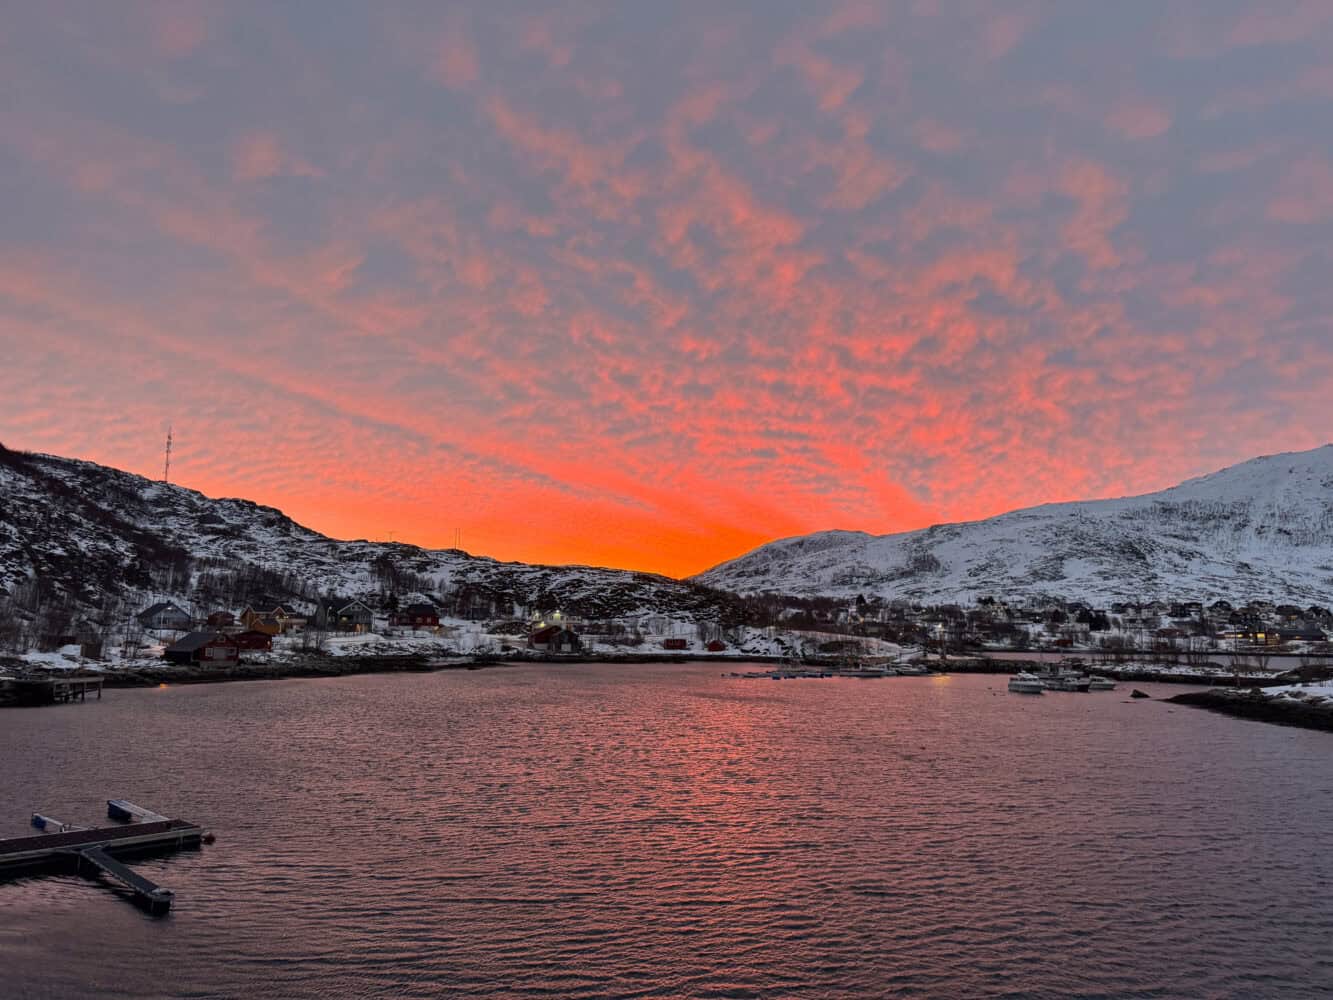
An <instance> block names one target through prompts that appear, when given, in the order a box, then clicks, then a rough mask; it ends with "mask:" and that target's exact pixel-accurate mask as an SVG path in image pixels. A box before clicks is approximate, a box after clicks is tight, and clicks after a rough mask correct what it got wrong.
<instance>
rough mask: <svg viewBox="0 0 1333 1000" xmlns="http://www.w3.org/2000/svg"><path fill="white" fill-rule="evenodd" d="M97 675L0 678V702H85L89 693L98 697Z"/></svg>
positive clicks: (100, 695) (40, 703) (100, 693)
mask: <svg viewBox="0 0 1333 1000" xmlns="http://www.w3.org/2000/svg"><path fill="white" fill-rule="evenodd" d="M102 682H103V677H102V675H101V674H72V675H68V676H63V677H6V678H3V679H0V702H5V701H10V702H13V703H15V704H18V705H57V704H64V703H67V702H72V701H87V700H88V696H89V695H90V694H92V695H96V696H97V700H98V701H101V700H102Z"/></svg>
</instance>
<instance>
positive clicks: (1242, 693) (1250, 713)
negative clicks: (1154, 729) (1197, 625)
mask: <svg viewBox="0 0 1333 1000" xmlns="http://www.w3.org/2000/svg"><path fill="white" fill-rule="evenodd" d="M1163 700H1164V701H1167V702H1169V703H1171V704H1173V705H1186V706H1188V707H1190V708H1201V709H1204V710H1205V711H1209V712H1217V713H1219V714H1222V715H1230V716H1232V717H1233V718H1237V719H1249V720H1251V721H1253V722H1267V723H1271V724H1273V725H1278V726H1292V727H1295V728H1297V729H1316V730H1320V731H1322V732H1328V733H1333V704H1330V703H1328V702H1324V703H1321V704H1316V705H1312V704H1309V703H1308V702H1304V701H1299V700H1295V699H1292V698H1275V697H1272V696H1271V695H1266V694H1263V693H1262V692H1261V691H1258V690H1255V689H1253V688H1251V689H1242V690H1239V691H1238V690H1235V689H1231V690H1226V691H1186V692H1185V693H1183V694H1178V695H1174V696H1173V697H1170V698H1165V699H1163Z"/></svg>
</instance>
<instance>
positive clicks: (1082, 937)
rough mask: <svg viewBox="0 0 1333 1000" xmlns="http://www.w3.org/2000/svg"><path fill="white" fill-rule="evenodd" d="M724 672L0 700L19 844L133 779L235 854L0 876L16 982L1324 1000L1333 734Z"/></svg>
mask: <svg viewBox="0 0 1333 1000" xmlns="http://www.w3.org/2000/svg"><path fill="white" fill-rule="evenodd" d="M718 674H719V668H718V667H715V666H711V665H703V664H694V665H669V664H662V665H643V666H609V665H605V666H574V665H553V666H549V667H547V666H525V667H515V668H505V669H495V670H488V671H477V672H444V673H438V674H429V675H387V676H363V677H348V678H340V679H331V680H319V681H277V682H271V683H247V684H223V685H208V686H195V687H180V688H167V689H157V690H137V691H122V690H117V691H109V692H108V693H107V694H106V697H105V700H104V701H103V702H102V703H101V704H96V703H89V704H86V705H72V706H61V707H54V708H47V709H34V710H11V711H8V712H5V713H3V714H0V834H3V835H6V836H12V835H21V834H23V833H25V832H26V829H25V827H24V823H25V821H26V817H27V812H28V811H29V810H32V809H40V810H42V811H45V812H49V813H52V814H55V815H57V816H60V817H61V818H64V819H66V820H75V819H90V818H95V817H96V816H97V806H98V805H99V803H101V802H102V800H104V799H106V798H107V797H119V796H125V797H128V798H130V799H132V800H134V801H137V802H139V803H141V804H143V805H146V806H148V807H150V808H153V809H158V810H160V811H164V812H168V813H169V814H172V815H176V816H180V817H183V818H187V819H191V820H194V821H196V822H199V823H201V824H205V825H207V826H208V827H210V828H211V829H213V830H214V831H215V832H216V833H217V835H218V842H217V843H216V844H215V845H214V846H213V847H211V848H206V849H205V850H203V851H202V852H200V853H187V854H182V855H177V856H175V857H171V858H164V859H155V860H151V861H145V862H143V863H142V864H141V865H140V868H141V870H143V871H144V872H145V873H146V874H149V876H150V877H153V878H156V879H158V880H159V881H161V882H162V883H163V884H165V885H166V886H168V887H170V888H172V889H174V890H175V891H176V893H177V902H176V908H175V910H174V912H173V913H172V915H171V916H170V917H168V918H166V919H158V920H154V919H152V918H149V917H147V916H145V915H144V914H142V913H141V912H140V911H138V910H136V909H135V908H134V907H132V906H131V905H130V904H129V903H127V902H125V901H123V900H120V899H117V898H116V897H115V895H114V894H113V893H112V892H111V891H110V890H108V889H106V888H103V887H99V886H98V885H96V884H93V883H89V882H83V881H79V880H77V879H73V878H63V877H56V878H42V879H31V880H25V881H22V882H17V883H8V884H0V968H2V970H3V972H2V981H0V994H3V995H4V996H7V997H10V996H14V997H63V996H107V997H110V996H134V997H159V996H161V997H166V996H191V997H245V996H261V995H262V996H283V997H322V998H327V997H342V996H348V997H353V996H386V997H387V996H423V997H424V996H506V997H509V996H553V997H567V996H589V997H677V996H692V997H802V996H808V997H870V996H893V995H901V996H986V995H1011V996H1043V995H1051V996H1056V995H1059V996H1096V997H1104V996H1117V997H1118V996H1236V997H1251V996H1267V995H1283V996H1302V995H1314V994H1316V993H1320V992H1321V991H1323V990H1325V989H1327V987H1328V986H1329V985H1330V984H1333V943H1330V942H1333V877H1331V876H1333V871H1331V869H1333V851H1330V847H1333V843H1331V842H1330V841H1331V839H1333V767H1330V765H1331V764H1333V735H1331V734H1327V733H1317V732H1307V731H1303V730H1297V729H1288V728H1281V727H1276V726H1269V725H1264V724H1260V723H1253V722H1244V721H1239V720H1235V719H1230V718H1226V717H1222V716H1218V715H1213V714H1210V713H1206V712H1202V711H1198V710H1192V709H1186V708H1173V707H1172V706H1169V705H1167V704H1164V703H1162V702H1157V701H1153V702H1147V701H1137V702H1130V701H1128V700H1127V693H1128V689H1127V688H1126V687H1125V686H1124V685H1122V687H1121V689H1120V690H1118V691H1116V692H1111V693H1106V694H1093V695H1077V694H1065V695H1060V694H1050V695H1046V696H1044V697H1023V696H1017V695H1009V694H1007V693H1006V692H1005V690H1004V686H1005V679H1004V678H1003V677H998V676H996V677H985V676H958V677H941V678H932V677H922V678H892V679H883V680H822V681H821V680H787V681H781V682H777V681H769V680H738V679H731V678H724V677H719V676H718ZM1140 686H1141V687H1144V688H1145V689H1147V690H1148V691H1150V692H1152V693H1154V694H1159V695H1160V694H1169V693H1172V691H1173V689H1171V688H1166V687H1161V686H1154V685H1140ZM1176 690H1179V689H1176Z"/></svg>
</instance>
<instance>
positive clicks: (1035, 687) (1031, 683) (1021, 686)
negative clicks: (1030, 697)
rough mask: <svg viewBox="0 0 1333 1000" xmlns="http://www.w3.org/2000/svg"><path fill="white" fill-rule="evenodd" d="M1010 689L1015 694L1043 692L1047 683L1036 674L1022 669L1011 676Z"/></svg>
mask: <svg viewBox="0 0 1333 1000" xmlns="http://www.w3.org/2000/svg"><path fill="white" fill-rule="evenodd" d="M1009 690H1010V692H1011V693H1013V694H1041V693H1042V692H1043V691H1045V690H1046V685H1045V684H1044V683H1043V682H1042V679H1041V678H1040V677H1038V676H1037V675H1036V674H1030V673H1028V672H1027V671H1022V672H1020V673H1017V674H1014V676H1012V677H1010V678H1009Z"/></svg>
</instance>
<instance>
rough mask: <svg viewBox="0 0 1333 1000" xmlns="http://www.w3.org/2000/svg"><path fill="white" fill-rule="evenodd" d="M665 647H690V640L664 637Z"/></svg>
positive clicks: (663, 645)
mask: <svg viewBox="0 0 1333 1000" xmlns="http://www.w3.org/2000/svg"><path fill="white" fill-rule="evenodd" d="M662 648H663V649H689V648H690V640H688V639H663V640H662Z"/></svg>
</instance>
